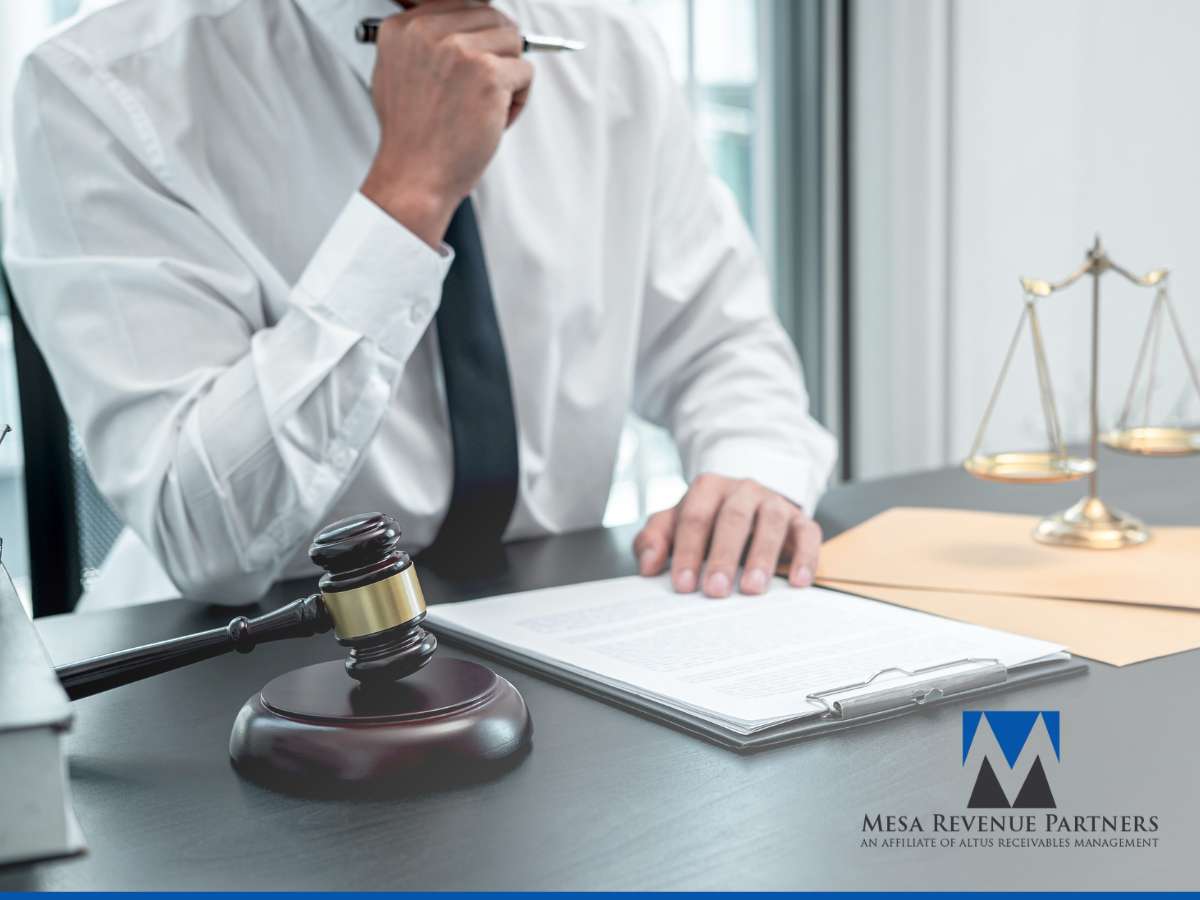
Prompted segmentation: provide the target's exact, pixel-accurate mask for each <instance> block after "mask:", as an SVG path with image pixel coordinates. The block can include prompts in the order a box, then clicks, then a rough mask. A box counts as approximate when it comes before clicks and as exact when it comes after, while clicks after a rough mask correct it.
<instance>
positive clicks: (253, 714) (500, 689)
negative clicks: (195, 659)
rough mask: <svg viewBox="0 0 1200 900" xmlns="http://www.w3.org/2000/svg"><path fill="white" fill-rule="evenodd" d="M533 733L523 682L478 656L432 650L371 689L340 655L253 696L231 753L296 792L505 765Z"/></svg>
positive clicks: (456, 777) (474, 773) (392, 784)
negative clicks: (416, 666) (350, 673)
mask: <svg viewBox="0 0 1200 900" xmlns="http://www.w3.org/2000/svg"><path fill="white" fill-rule="evenodd" d="M532 733H533V725H532V722H531V721H530V718H529V710H528V709H527V708H526V706H525V700H524V699H523V698H522V697H521V695H520V693H518V692H517V689H516V688H514V687H513V686H512V684H510V683H509V682H508V681H507V680H506V679H504V678H501V677H500V676H499V675H497V674H496V673H495V672H493V671H492V670H491V669H488V668H486V667H485V666H481V665H479V664H478V663H473V662H468V661H467V660H461V659H447V658H442V657H435V658H433V659H432V660H431V661H430V662H429V663H428V665H426V666H425V667H424V668H422V669H420V670H419V671H417V672H415V673H413V674H412V675H409V676H408V677H407V678H404V679H402V680H400V681H396V682H392V683H389V684H387V685H384V686H372V687H364V686H363V685H360V684H359V683H358V682H356V681H354V680H352V679H351V678H348V677H347V675H346V669H345V665H344V663H343V662H342V661H340V660H338V661H333V662H326V663H319V664H317V665H314V666H306V667H305V668H303V669H296V670H294V671H292V672H288V673H286V674H284V675H280V676H279V677H278V678H276V679H275V680H274V681H271V682H270V683H269V684H267V686H266V687H264V688H263V689H262V690H261V691H259V692H258V693H256V694H255V695H254V696H253V697H251V698H250V699H249V700H247V701H246V703H245V705H244V706H243V707H242V709H241V712H239V713H238V717H237V720H236V721H235V722H234V725H233V734H232V735H231V736H230V739H229V755H230V758H231V759H232V761H233V764H234V766H235V767H236V768H237V770H238V772H239V773H241V774H242V775H245V776H246V777H248V778H250V779H252V780H254V781H257V782H259V783H261V784H264V785H266V786H268V787H271V788H275V789H277V790H283V791H287V792H289V793H301V794H318V795H319V794H326V793H330V794H341V793H345V792H347V791H350V790H355V789H360V790H369V791H370V792H371V793H375V792H377V791H381V790H387V791H392V790H401V791H404V790H410V789H416V790H420V789H421V788H424V787H429V786H431V785H434V784H446V783H458V782H467V781H476V780H479V779H481V778H487V777H491V776H493V775H495V774H497V773H498V772H500V771H505V770H507V769H508V768H510V767H511V766H512V765H514V764H515V763H516V762H519V761H520V759H522V758H523V756H524V752H525V751H526V750H527V749H528V747H529V743H530V738H531V735H532Z"/></svg>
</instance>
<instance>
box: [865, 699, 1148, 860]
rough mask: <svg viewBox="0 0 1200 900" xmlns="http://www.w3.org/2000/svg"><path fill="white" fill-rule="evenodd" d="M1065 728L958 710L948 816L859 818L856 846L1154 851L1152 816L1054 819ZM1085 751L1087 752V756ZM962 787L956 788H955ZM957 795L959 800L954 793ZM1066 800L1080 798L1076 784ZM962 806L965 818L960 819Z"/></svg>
mask: <svg viewBox="0 0 1200 900" xmlns="http://www.w3.org/2000/svg"><path fill="white" fill-rule="evenodd" d="M1062 732H1063V723H1062V714H1061V713H1060V712H1059V711H1058V710H1050V709H1039V710H1007V709H1006V710H964V711H963V714H962V736H961V741H962V743H961V745H960V746H956V747H947V748H946V751H947V753H946V765H947V766H948V767H949V766H954V765H955V764H956V763H957V767H958V769H959V779H958V780H956V779H955V778H954V776H953V774H952V772H951V771H950V770H949V769H947V770H946V785H945V788H946V790H945V791H943V792H941V793H942V796H943V797H945V796H946V795H947V794H948V795H949V796H950V797H952V798H955V797H956V798H957V799H952V800H951V801H950V806H951V809H949V810H944V811H938V812H930V811H926V810H904V809H893V810H889V811H886V812H874V811H872V812H867V813H865V814H864V815H863V817H862V827H861V829H860V834H859V846H860V847H868V848H872V849H880V850H886V849H897V848H900V849H910V850H911V849H914V848H930V849H933V848H937V849H941V850H952V849H953V850H961V849H973V850H979V849H988V848H994V849H1006V848H1010V849H1011V848H1021V849H1028V848H1039V849H1044V850H1062V849H1068V848H1077V847H1089V848H1118V847H1120V848H1151V847H1157V846H1158V840H1159V835H1158V832H1159V822H1158V816H1156V815H1146V814H1144V813H1139V814H1135V813H1130V812H1123V811H1118V812H1100V813H1097V812H1093V811H1090V810H1089V811H1088V812H1087V813H1086V814H1078V813H1074V812H1072V813H1066V812H1062V811H1060V807H1061V806H1062V801H1063V798H1062V797H1061V796H1057V797H1056V795H1055V788H1054V787H1052V785H1055V784H1057V780H1058V778H1059V776H1060V775H1062V774H1063V773H1062V771H1060V770H1061V769H1062V765H1063V739H1062ZM1085 750H1086V748H1085ZM959 781H961V788H958V787H957V786H956V784H957V783H958V782H959ZM959 790H961V793H959ZM1071 793H1072V794H1076V793H1078V789H1077V786H1076V784H1075V783H1073V784H1072V791H1071ZM964 805H965V811H964Z"/></svg>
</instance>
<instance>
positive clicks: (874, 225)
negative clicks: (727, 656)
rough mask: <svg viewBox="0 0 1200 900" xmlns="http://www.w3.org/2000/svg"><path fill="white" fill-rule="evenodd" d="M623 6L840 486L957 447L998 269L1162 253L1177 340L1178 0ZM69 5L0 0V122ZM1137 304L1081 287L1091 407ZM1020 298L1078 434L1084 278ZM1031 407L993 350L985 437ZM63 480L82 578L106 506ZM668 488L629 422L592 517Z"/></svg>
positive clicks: (1186, 255)
mask: <svg viewBox="0 0 1200 900" xmlns="http://www.w3.org/2000/svg"><path fill="white" fill-rule="evenodd" d="M281 2H282V0H281ZM614 2H615V0H614ZM624 2H630V3H632V4H633V5H634V6H636V7H637V8H638V9H639V10H640V11H641V13H642V14H644V15H645V16H646V17H647V18H648V19H649V21H650V22H651V23H652V24H653V25H654V27H655V28H656V29H657V31H658V33H659V34H660V36H661V38H662V41H663V43H664V45H665V47H666V49H667V52H668V53H669V55H670V59H671V64H672V68H673V71H674V73H675V75H676V77H677V78H678V80H679V83H680V85H681V86H682V87H683V89H684V90H685V91H686V93H687V96H688V98H689V100H690V102H691V104H692V107H693V110H694V113H695V123H696V128H697V130H698V133H699V135H700V137H701V140H702V141H703V143H704V146H705V148H706V150H707V152H708V154H709V157H710V159H711V161H712V165H713V167H714V169H715V171H716V172H717V174H718V175H719V176H720V177H721V178H722V179H723V180H724V181H725V182H726V183H727V184H728V185H729V187H730V188H731V189H732V191H733V192H734V194H735V195H736V197H737V199H738V202H739V204H740V206H741V209H742V212H743V214H744V215H745V217H746V221H747V223H748V224H749V225H750V227H751V229H752V230H753V231H754V233H755V235H756V237H757V239H758V241H759V243H760V245H761V246H762V248H763V252H764V255H765V257H766V260H767V264H768V266H769V268H770V271H771V274H772V276H773V281H774V285H775V293H776V302H777V304H778V308H779V312H780V316H781V318H782V320H783V322H784V324H785V326H786V327H787V329H788V331H789V333H790V334H791V335H792V337H793V338H794V340H795V342H796V344H797V347H798V349H799V351H800V353H801V356H802V358H803V360H804V367H805V373H806V376H807V380H808V387H809V392H810V394H811V396H812V407H813V410H814V413H815V414H816V416H817V417H818V418H819V419H820V420H821V421H823V422H824V423H825V424H826V425H827V426H828V427H829V428H831V429H832V430H833V431H834V432H835V433H836V434H837V435H838V436H839V438H840V440H841V442H842V451H843V458H842V461H841V464H840V467H839V470H838V478H839V479H843V480H849V479H864V478H877V477H882V476H887V475H891V474H898V473H902V472H907V471H912V470H919V469H926V468H932V467H938V466H944V465H949V464H955V463H957V462H959V461H960V460H961V458H962V457H963V455H964V454H965V453H966V452H967V450H968V448H969V446H970V444H971V438H972V436H973V432H974V430H975V428H976V426H977V424H978V422H979V419H980V417H981V415H982V413H983V409H984V406H985V404H986V402H987V399H988V396H989V393H990V391H991V389H992V386H993V383H994V381H995V379H996V376H997V374H998V372H999V370H1000V366H1001V363H1002V361H1003V357H1004V354H1005V351H1006V349H1007V347H1008V343H1009V340H1010V338H1011V335H1012V332H1013V329H1014V328H1015V327H1016V324H1017V318H1018V316H1019V314H1020V311H1021V299H1022V298H1021V293H1020V289H1019V285H1018V277H1019V276H1020V275H1031V276H1035V277H1044V278H1049V279H1057V278H1060V277H1062V276H1064V275H1066V274H1067V273H1068V272H1070V271H1072V270H1073V269H1074V268H1075V267H1076V266H1077V265H1078V264H1079V263H1081V262H1082V261H1083V256H1084V251H1085V249H1086V248H1087V246H1088V245H1089V244H1090V243H1091V241H1092V239H1093V236H1094V235H1095V233H1097V232H1099V233H1100V234H1101V235H1102V236H1103V238H1104V241H1105V244H1106V245H1107V247H1108V249H1109V251H1110V252H1111V253H1112V255H1113V256H1114V258H1116V259H1117V260H1118V261H1120V262H1121V263H1123V264H1124V265H1125V266H1127V267H1128V268H1130V269H1133V270H1135V271H1139V272H1140V271H1144V270H1146V269H1149V268H1152V267H1155V266H1169V267H1171V268H1172V270H1173V273H1174V274H1173V275H1172V277H1171V283H1172V295H1173V298H1174V301H1175V304H1176V307H1177V309H1178V311H1179V313H1180V317H1181V324H1182V326H1183V328H1184V330H1185V331H1186V333H1187V334H1188V336H1189V338H1190V339H1191V340H1192V342H1193V344H1195V343H1198V341H1197V338H1200V258H1198V255H1197V253H1196V252H1195V248H1196V246H1197V241H1198V239H1200V225H1197V212H1200V205H1198V203H1197V201H1198V200H1200V184H1198V180H1200V179H1198V178H1197V176H1196V165H1195V162H1194V159H1195V156H1196V152H1197V144H1198V143H1200V106H1198V105H1197V103H1196V102H1195V100H1194V97H1193V94H1194V88H1193V85H1195V84H1197V83H1198V81H1200V78H1198V76H1200V55H1198V54H1197V53H1196V47H1197V45H1198V39H1200V3H1195V2H1192V0H1152V2H1147V0H1005V2H1003V3H999V2H991V0H624ZM78 5H79V4H78V2H77V0H19V2H18V0H4V2H3V3H2V4H0V96H2V97H3V98H4V100H3V101H0V102H3V103H4V104H5V107H4V108H0V113H2V115H0V122H3V123H7V118H8V115H7V108H6V104H7V97H8V93H9V90H10V86H11V80H12V76H13V72H14V69H15V66H16V63H17V60H18V59H19V56H20V53H21V51H22V49H23V48H24V47H25V46H27V45H28V44H29V43H30V42H32V41H35V40H36V39H37V38H38V37H39V35H41V34H43V33H44V32H45V30H46V29H47V28H49V27H53V25H54V23H55V22H57V21H60V20H62V19H63V18H65V17H68V16H71V15H74V14H76V13H77V6H78ZM86 5H88V4H86V3H85V6H86ZM3 127H5V126H4V125H0V128H3ZM4 140H6V136H5V135H4V134H3V133H2V131H0V142H3V141H4ZM0 146H3V144H2V143H0ZM1152 299H1153V297H1152V294H1151V293H1150V292H1138V291H1137V290H1136V289H1134V288H1131V287H1128V286H1124V285H1121V284H1117V283H1116V282H1115V281H1113V280H1108V281H1106V282H1105V305H1104V317H1103V322H1104V328H1103V334H1102V349H1101V359H1102V365H1101V391H1102V393H1101V397H1102V419H1104V420H1105V421H1111V420H1112V418H1113V417H1114V416H1115V414H1116V412H1117V411H1118V409H1119V407H1120V406H1121V403H1122V401H1123V400H1124V398H1125V394H1126V387H1127V384H1128V381H1129V379H1130V376H1131V374H1132V369H1133V365H1134V357H1135V354H1136V351H1137V345H1138V341H1139V339H1140V336H1141V333H1142V330H1143V329H1144V327H1145V323H1146V317H1147V315H1148V314H1149V311H1150V302H1151V300H1152ZM0 302H3V301H2V298H0ZM1041 313H1042V317H1043V329H1044V332H1045V339H1046V345H1047V351H1048V356H1049V362H1050V371H1051V375H1052V377H1053V380H1054V387H1055V390H1056V392H1057V395H1058V407H1059V411H1060V413H1061V416H1062V419H1063V424H1064V426H1065V430H1066V433H1067V436H1068V438H1070V439H1079V438H1081V437H1082V436H1083V435H1084V434H1085V433H1086V425H1087V420H1086V412H1087V403H1086V394H1087V385H1088V379H1087V375H1088V353H1087V350H1088V328H1089V319H1088V313H1089V307H1088V292H1087V289H1086V287H1083V286H1081V287H1080V288H1078V289H1077V290H1076V291H1075V292H1072V293H1069V294H1066V295H1064V296H1062V297H1061V298H1059V297H1055V298H1053V300H1052V301H1050V302H1047V303H1043V304H1042V306H1041ZM1184 377H1185V370H1184V361H1183V358H1182V355H1181V354H1177V353H1176V354H1169V355H1168V354H1164V365H1163V367H1162V368H1161V370H1160V371H1159V375H1158V378H1159V379H1160V381H1161V384H1162V390H1163V392H1164V393H1165V394H1170V393H1171V392H1176V393H1179V392H1181V391H1182V388H1183V386H1184ZM1181 396H1182V395H1181ZM17 401H18V393H17V384H16V380H15V374H14V364H13V354H12V337H11V328H10V324H9V321H8V318H7V316H5V315H4V314H2V313H0V423H3V422H9V423H11V424H12V425H13V426H14V427H15V428H17V429H19V428H20V424H21V423H20V410H19V406H18V402H17ZM1181 402H1185V401H1183V400H1181ZM1186 402H1192V400H1190V399H1187V400H1186ZM1037 403H1038V394H1037V386H1036V377H1035V373H1034V370H1033V366H1032V363H1031V362H1028V363H1027V362H1026V361H1025V357H1022V356H1018V357H1017V358H1016V361H1015V362H1014V369H1013V371H1012V374H1011V375H1010V377H1009V380H1008V381H1007V382H1006V388H1005V396H1004V398H1003V401H1002V402H1001V403H1000V404H999V406H998V407H997V415H996V417H995V419H994V420H993V424H992V427H991V429H990V430H989V436H988V438H989V442H990V444H991V445H992V446H994V447H996V448H998V449H1003V448H1007V449H1017V448H1023V449H1024V448H1033V447H1038V446H1043V447H1044V445H1045V434H1044V426H1043V419H1042V414H1041V410H1040V408H1039V406H1038V405H1037ZM1190 409H1191V413H1190V414H1191V415H1192V416H1193V420H1200V408H1198V407H1191V408H1190ZM14 437H19V435H15V436H14ZM23 465H24V461H23V460H22V457H21V443H20V440H19V439H18V440H14V439H12V438H10V439H9V440H8V441H6V442H5V443H4V445H3V447H0V536H2V537H3V538H4V542H5V544H4V562H5V564H6V565H7V566H8V568H9V570H10V571H11V572H12V574H13V575H14V576H15V578H16V580H17V581H18V583H19V586H20V588H21V589H22V590H23V591H24V592H25V594H26V596H28V590H29V588H28V580H27V576H28V564H27V562H26V559H27V553H28V544H27V541H26V540H25V522H26V509H25V504H24V491H23V481H22V479H23V472H24V468H23ZM80 483H81V484H82V485H83V486H84V487H83V488H82V489H81V490H80V491H79V492H78V493H79V499H78V503H79V504H80V520H81V528H83V529H84V531H85V532H87V533H86V534H85V538H86V541H85V546H84V548H83V556H84V559H83V570H84V573H85V576H84V577H85V578H86V573H87V571H88V569H89V568H90V567H93V566H94V565H96V564H98V563H99V561H100V560H101V559H102V558H103V554H104V552H106V550H107V546H108V543H110V542H111V539H112V537H115V522H114V521H111V520H108V519H106V518H105V510H104V508H103V502H102V501H101V500H100V499H99V498H98V497H97V496H95V495H94V494H89V493H88V490H87V485H86V480H85V479H84V480H81V481H80ZM682 490H683V482H682V480H681V479H680V477H679V468H678V458H677V456H676V454H675V451H674V448H673V446H672V444H671V441H670V439H669V438H668V437H667V436H666V435H665V434H663V433H662V432H660V431H658V430H657V429H654V428H652V427H650V426H648V425H646V424H645V423H641V422H636V421H631V422H630V423H629V427H628V428H627V429H626V434H625V437H624V440H623V442H622V448H621V454H620V460H619V463H618V466H617V471H616V473H615V478H614V485H613V491H612V495H611V498H610V502H609V507H608V513H607V522H608V523H609V524H620V523H626V522H632V521H635V520H638V519H640V518H642V517H644V516H645V515H646V514H647V513H648V512H651V511H654V510H656V509H660V508H663V507H665V506H668V505H670V504H672V503H674V502H675V501H676V500H677V499H678V497H679V495H680V493H681V492H682ZM84 520H87V522H90V523H91V524H90V525H86V523H85V521H84ZM88 528H90V531H87V529H88ZM88 535H90V537H89V536H88Z"/></svg>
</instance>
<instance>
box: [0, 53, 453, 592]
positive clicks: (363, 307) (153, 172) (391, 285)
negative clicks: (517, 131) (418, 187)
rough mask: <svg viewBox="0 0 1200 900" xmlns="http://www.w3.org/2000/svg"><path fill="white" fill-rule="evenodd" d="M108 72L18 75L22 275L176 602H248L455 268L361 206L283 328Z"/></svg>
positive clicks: (310, 512)
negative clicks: (180, 191)
mask: <svg viewBox="0 0 1200 900" xmlns="http://www.w3.org/2000/svg"><path fill="white" fill-rule="evenodd" d="M98 74H99V73H96V72H94V71H92V70H90V69H89V67H88V66H87V63H86V61H85V60H83V59H80V58H78V57H76V56H75V55H73V54H72V53H70V52H69V51H68V50H65V49H63V48H61V47H58V46H47V47H46V48H43V50H42V51H40V53H39V54H37V55H34V56H32V57H30V58H29V59H28V60H27V61H26V63H25V65H24V66H23V69H22V73H21V76H20V78H19V80H18V84H17V89H16V93H15V99H14V116H13V125H14V127H13V147H12V151H13V152H12V155H11V159H10V163H11V171H9V172H6V174H7V175H8V176H9V178H8V181H9V186H8V190H7V191H6V197H7V200H6V206H7V214H6V244H5V262H6V265H7V267H8V270H9V273H10V276H11V280H12V283H13V286H14V293H15V295H16V297H17V298H18V301H19V303H20V306H21V309H22V312H23V313H24V315H25V316H26V318H27V320H28V322H29V325H30V328H31V331H32V332H33V334H34V336H35V338H36V340H37V342H38V345H39V347H40V348H41V350H42V352H43V353H44V355H45V356H46V358H47V361H48V363H49V366H50V369H51V371H52V373H53V374H54V377H55V380H56V383H57V385H58V388H59V392H60V394H61V395H62V398H63V402H64V405H65V406H66V409H67V412H68V415H69V416H70V418H71V420H72V421H73V422H74V423H75V425H76V427H77V428H78V429H79V432H80V435H81V437H82V440H83V445H84V448H85V451H86V456H87V460H88V464H89V467H90V469H91V471H92V474H93V476H94V478H95V480H96V482H97V484H98V486H99V487H100V489H101V490H102V491H103V493H104V494H105V495H106V496H107V497H108V498H109V500H110V501H111V502H112V503H113V505H114V506H115V508H116V509H117V510H118V512H119V513H120V514H121V516H122V517H123V518H124V520H125V521H126V523H127V524H128V525H129V526H130V527H132V529H133V530H134V531H135V532H136V533H137V534H138V535H139V537H140V538H141V539H142V540H143V541H144V542H145V543H146V545H147V546H149V547H150V548H151V549H152V550H153V551H154V553H155V555H156V556H157V557H158V559H159V560H160V562H161V563H162V564H163V566H164V568H165V569H166V571H167V573H168V574H169V575H170V577H171V579H172V581H174V583H175V585H176V586H177V587H178V588H179V590H180V591H181V593H183V594H184V595H185V596H189V597H194V598H197V599H201V600H205V601H210V602H218V603H244V602H247V601H249V600H252V599H254V598H256V597H257V596H258V595H260V594H261V593H263V592H264V591H265V590H266V588H267V587H268V586H269V585H270V583H271V582H272V581H273V580H274V579H275V578H276V577H277V576H278V574H279V573H280V571H281V570H282V568H283V566H284V565H285V564H286V563H287V562H288V560H289V559H290V558H291V556H292V555H293V554H294V553H295V551H296V548H297V547H299V546H302V545H303V543H304V542H305V541H306V540H307V539H308V538H309V537H311V534H312V531H313V529H314V528H315V527H317V525H319V523H320V521H321V520H322V516H323V515H324V513H325V512H326V510H328V509H329V507H330V506H331V505H332V504H333V503H334V502H335V501H336V499H337V497H338V496H339V494H340V493H341V491H342V490H343V489H344V487H345V486H346V485H347V483H348V481H349V480H350V479H351V478H352V477H353V475H354V473H355V472H356V470H357V467H358V465H359V463H360V462H361V460H362V458H363V454H364V453H365V452H366V450H367V448H368V445H369V444H370V442H371V440H372V437H373V436H374V434H375V432H376V431H377V429H378V426H379V423H380V421H381V419H382V417H383V415H384V413H385V411H386V409H387V406H388V403H389V399H390V397H391V395H392V393H393V390H394V388H395V385H396V382H397V380H398V379H399V378H400V377H401V375H402V373H403V370H404V367H405V365H406V363H407V362H408V360H409V358H410V357H411V355H412V354H413V353H414V351H415V349H416V347H417V345H418V343H419V341H420V340H421V338H422V336H423V335H424V333H425V332H426V330H427V328H428V327H429V324H430V322H431V321H432V320H433V317H434V315H435V313H436V311H437V307H438V303H439V300H440V296H441V288H442V281H443V279H444V277H445V274H446V271H447V270H448V268H449V265H450V262H451V254H450V251H449V250H448V249H447V248H443V250H442V251H441V252H439V251H437V250H435V249H433V248H431V247H429V246H428V245H427V244H425V243H424V242H422V241H421V240H420V239H419V238H417V237H416V236H415V235H413V234H412V233H411V232H409V231H408V230H407V229H405V228H404V227H403V226H402V225H400V224H399V223H398V222H396V221H395V220H393V219H392V218H390V217H389V216H388V215H387V214H386V213H384V212H383V211H382V210H381V209H379V208H378V207H376V206H375V205H374V204H372V203H371V202H370V201H369V200H367V199H366V198H365V197H363V196H362V195H361V194H354V195H352V196H351V197H349V198H348V200H347V203H346V206H345V208H344V210H343V211H342V212H341V214H340V216H339V217H338V218H337V220H336V221H335V222H334V223H333V225H332V226H331V227H330V229H329V231H328V233H327V234H326V236H325V238H324V240H323V241H322V242H321V243H320V245H319V246H318V247H317V249H316V251H315V252H314V253H313V255H312V257H311V259H310V261H309V262H308V265H307V266H306V267H305V270H304V272H303V274H302V275H301V276H300V277H299V279H298V281H297V282H296V284H295V285H294V286H292V287H291V300H290V304H289V308H288V309H287V310H286V311H285V312H284V313H283V314H282V315H281V316H278V317H277V318H275V320H274V321H267V318H266V315H267V314H266V311H265V299H264V296H263V288H262V285H261V284H260V283H259V282H258V280H257V279H256V277H255V276H254V274H253V273H252V272H251V271H250V269H249V267H248V266H247V265H246V263H245V261H244V260H243V259H241V258H240V257H239V256H238V255H237V254H236V253H235V252H234V251H233V250H232V249H231V248H230V246H229V244H228V243H227V242H226V241H225V240H223V238H222V235H221V234H220V233H219V230H218V229H217V228H216V227H214V225H213V224H211V223H210V222H208V221H206V219H205V218H204V217H203V216H202V215H200V214H199V213H198V212H197V211H196V210H194V209H192V208H191V207H189V206H188V204H186V203H184V202H182V201H181V200H180V199H179V198H178V197H177V196H175V194H174V193H173V191H172V189H171V182H170V172H169V171H167V170H166V169H165V168H164V165H165V164H164V163H163V161H162V159H161V156H160V155H159V154H157V153H156V152H155V148H154V146H153V145H152V144H148V143H147V135H146V132H145V130H144V123H142V122H139V119H138V115H137V110H136V109H134V108H131V107H130V105H129V104H130V99H129V98H128V97H127V96H124V95H122V94H121V93H120V92H119V91H117V90H114V89H113V87H112V86H111V85H107V84H106V83H105V81H104V79H103V77H98ZM81 147H86V148H88V152H86V153H80V152H78V151H79V148H81Z"/></svg>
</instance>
